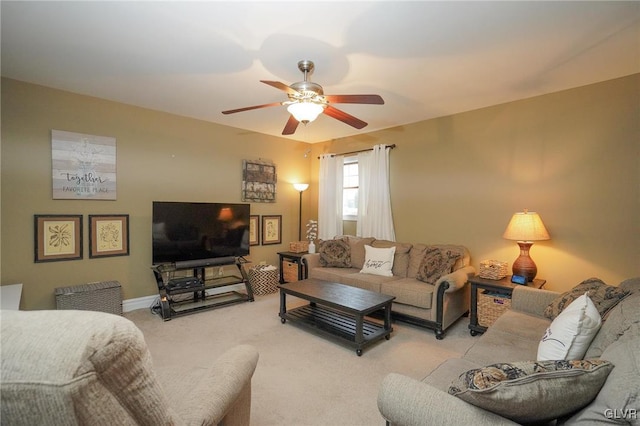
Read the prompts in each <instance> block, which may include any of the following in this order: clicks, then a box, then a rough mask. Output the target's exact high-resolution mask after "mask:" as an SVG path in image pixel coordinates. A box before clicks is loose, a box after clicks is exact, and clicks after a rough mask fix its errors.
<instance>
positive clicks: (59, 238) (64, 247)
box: [33, 214, 82, 263]
mask: <svg viewBox="0 0 640 426" xmlns="http://www.w3.org/2000/svg"><path fill="white" fill-rule="evenodd" d="M33 222H34V228H35V229H34V236H35V242H34V248H35V250H34V251H35V257H34V261H35V262H36V263H38V262H55V261H59V260H77V259H82V215H81V214H78V215H72V214H69V215H62V214H61V215H34V221H33Z"/></svg>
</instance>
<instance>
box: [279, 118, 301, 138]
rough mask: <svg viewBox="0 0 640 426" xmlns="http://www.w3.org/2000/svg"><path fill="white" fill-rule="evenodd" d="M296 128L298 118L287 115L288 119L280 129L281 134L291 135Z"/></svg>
mask: <svg viewBox="0 0 640 426" xmlns="http://www.w3.org/2000/svg"><path fill="white" fill-rule="evenodd" d="M297 128H298V120H296V119H295V117H294V116H293V115H290V116H289V121H287V124H285V125H284V129H283V130H282V134H283V135H292V134H294V133H295V132H296V129H297Z"/></svg>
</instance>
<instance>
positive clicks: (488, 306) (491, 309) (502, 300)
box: [478, 292, 511, 327]
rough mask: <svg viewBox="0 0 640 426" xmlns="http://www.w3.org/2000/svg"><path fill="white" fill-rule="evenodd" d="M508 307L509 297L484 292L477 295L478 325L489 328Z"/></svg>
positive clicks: (509, 304)
mask: <svg viewBox="0 0 640 426" xmlns="http://www.w3.org/2000/svg"><path fill="white" fill-rule="evenodd" d="M510 307H511V296H510V295H507V294H495V293H493V294H492V293H486V292H483V293H480V294H478V324H480V325H481V326H483V327H490V326H491V325H492V324H493V323H494V322H495V321H496V320H497V319H498V317H499V316H500V315H502V314H503V313H504V312H505V311H506V310H507V309H509V308H510Z"/></svg>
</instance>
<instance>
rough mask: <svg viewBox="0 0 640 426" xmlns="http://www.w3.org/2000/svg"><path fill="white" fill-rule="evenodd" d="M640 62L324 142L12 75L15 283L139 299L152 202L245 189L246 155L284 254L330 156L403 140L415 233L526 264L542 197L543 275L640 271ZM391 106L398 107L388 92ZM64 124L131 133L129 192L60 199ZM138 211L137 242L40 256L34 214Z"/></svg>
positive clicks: (8, 238)
mask: <svg viewBox="0 0 640 426" xmlns="http://www.w3.org/2000/svg"><path fill="white" fill-rule="evenodd" d="M639 86H640V75H634V76H630V77H627V78H622V79H617V80H612V81H608V82H604V83H601V84H596V85H591V86H586V87H582V88H578V89H573V90H569V91H564V92H559V93H555V94H551V95H546V96H541V97H537V98H532V99H528V100H523V101H518V102H513V103H508V104H504V105H499V106H495V107H490V108H485V109H481V110H477V111H471V112H468V113H464V114H457V115H454V116H450V117H443V118H439V119H434V120H428V121H423V122H420V123H416V124H412V125H408V126H402V127H395V128H391V129H387V130H383V131H378V132H372V133H364V134H362V135H359V136H357V137H351V138H345V139H339V140H335V141H330V142H326V143H322V144H314V145H312V146H311V147H312V152H311V154H310V155H308V156H307V158H305V157H304V152H305V150H306V149H308V145H307V144H305V143H297V142H292V141H289V140H287V139H281V138H275V137H270V136H265V135H259V134H254V133H251V132H247V131H244V130H239V129H235V128H231V127H226V126H220V125H215V124H211V123H207V122H202V121H197V120H192V119H187V118H184V117H178V116H173V115H169V114H164V113H159V112H154V111H149V110H145V109H140V108H134V107H130V106H126V105H122V104H117V103H113V102H109V101H104V100H100V99H95V98H89V97H84V96H78V95H74V94H70V93H66V92H61V91H57V90H52V89H48V88H43V87H40V86H34V85H30V84H25V83H20V82H16V81H12V80H5V79H3V81H2V154H1V155H2V194H1V195H2V215H1V218H2V228H1V231H2V234H1V237H2V248H1V253H2V270H1V283H2V284H3V285H4V284H12V283H17V282H22V283H23V284H24V290H23V299H22V308H23V309H43V308H52V307H54V306H55V302H54V297H53V289H54V288H55V287H59V286H67V285H74V284H80V283H84V282H90V281H98V280H112V279H116V280H119V281H120V282H121V283H122V284H123V289H124V298H125V299H131V298H136V297H142V296H150V295H154V294H156V286H155V282H154V280H153V276H152V273H151V270H150V262H151V217H150V214H151V201H153V200H176V201H224V202H240V181H241V164H242V159H258V158H267V159H271V160H273V161H274V162H275V163H276V164H277V166H278V178H279V184H278V202H277V203H275V204H257V203H254V204H252V205H251V208H252V213H253V214H261V215H262V214H282V215H283V224H284V226H283V228H284V229H283V242H284V243H285V244H283V245H279V246H258V247H255V246H254V247H252V249H251V256H250V257H251V259H252V260H254V261H260V260H266V261H267V262H269V263H272V264H276V262H277V255H276V252H277V251H280V250H283V249H287V246H288V244H286V243H288V242H289V241H293V240H296V239H297V234H298V231H297V229H298V228H297V226H298V214H297V212H298V199H299V198H298V193H297V192H296V191H295V190H294V189H293V188H292V187H291V185H290V183H291V182H294V181H302V180H308V181H310V182H311V184H312V185H311V187H310V188H309V190H308V191H306V192H305V193H304V194H303V200H304V202H303V204H304V207H303V223H305V222H306V220H307V219H309V218H315V217H316V214H315V211H316V209H317V201H316V200H317V195H318V194H317V171H318V160H317V156H318V155H319V154H321V153H324V152H337V153H341V152H345V151H351V150H356V149H362V148H370V147H371V146H373V145H375V144H378V143H386V144H391V143H395V144H396V145H397V148H396V149H394V150H393V151H392V152H391V192H392V207H393V214H394V221H395V226H396V235H397V239H398V240H399V241H410V242H425V243H439V242H448V243H459V244H464V245H466V246H467V247H469V249H470V250H471V253H472V257H473V259H472V262H473V264H474V265H475V266H476V267H477V266H478V263H479V262H480V261H481V260H484V259H499V260H505V261H508V262H509V263H510V264H511V262H513V260H514V259H515V258H516V257H517V255H518V249H517V245H516V244H515V242H512V241H506V240H503V239H502V238H501V236H502V232H503V231H504V228H505V227H506V225H507V222H508V221H509V219H510V217H511V215H512V214H513V213H514V212H516V211H519V210H522V209H523V208H528V209H529V210H532V211H534V210H535V211H538V212H539V213H540V214H541V216H542V218H543V220H544V221H545V224H546V225H547V228H548V229H549V232H550V233H551V236H552V239H551V240H549V241H543V242H538V243H536V244H535V245H534V246H533V248H532V251H531V255H532V257H533V259H534V260H535V261H536V263H537V264H538V271H539V272H538V276H539V277H540V278H545V279H547V281H548V287H549V288H551V289H556V290H564V289H568V288H570V287H572V286H573V285H575V284H576V283H577V282H579V281H581V280H583V279H585V278H588V277H591V276H598V277H601V278H602V279H604V280H605V281H607V282H610V283H612V284H617V283H618V282H619V281H621V280H622V279H624V278H627V277H630V276H638V275H640V266H639V265H640V245H639V244H638V242H639V241H640V222H639V220H640V219H639V218H640V216H639V215H638V211H640V143H639V138H638V136H639V128H638V126H639V124H638V106H639V99H640V98H639V95H640V90H639ZM387 107H388V108H391V107H392V105H387ZM51 129H57V130H68V131H73V132H79V133H89V134H95V135H104V136H113V137H116V138H117V150H118V152H117V157H118V159H117V161H118V164H117V168H118V200H117V201H67V200H52V199H51V136H50V132H51ZM46 213H80V214H84V215H85V230H86V216H87V215H88V214H101V213H128V214H129V215H130V216H131V219H130V220H131V255H130V256H127V257H114V258H102V259H89V258H88V253H87V249H86V245H87V243H88V237H87V235H85V239H84V240H85V258H84V259H83V260H78V261H65V262H53V263H38V264H36V263H34V262H33V215H34V214H46Z"/></svg>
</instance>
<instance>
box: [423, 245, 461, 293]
mask: <svg viewBox="0 0 640 426" xmlns="http://www.w3.org/2000/svg"><path fill="white" fill-rule="evenodd" d="M459 257H460V254H458V253H454V252H451V251H449V252H447V253H442V252H441V251H440V250H439V249H438V248H436V247H433V246H432V247H428V248H427V249H426V251H425V253H424V257H423V259H422V262H421V263H420V267H419V268H418V273H417V274H416V279H418V280H420V281H424V282H425V283H428V284H432V285H433V284H435V283H436V281H438V279H439V278H440V277H441V276H443V275H446V274H448V273H450V272H451V271H452V269H453V265H454V264H455V262H456V259H458V258H459Z"/></svg>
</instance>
